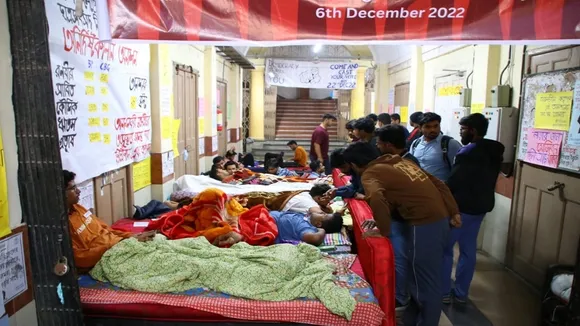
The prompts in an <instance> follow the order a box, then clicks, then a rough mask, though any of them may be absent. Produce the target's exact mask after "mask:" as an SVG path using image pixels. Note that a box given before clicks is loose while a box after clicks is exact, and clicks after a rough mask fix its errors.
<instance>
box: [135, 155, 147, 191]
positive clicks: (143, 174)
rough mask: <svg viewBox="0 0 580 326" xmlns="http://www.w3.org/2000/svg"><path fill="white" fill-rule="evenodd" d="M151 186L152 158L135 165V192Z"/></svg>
mask: <svg viewBox="0 0 580 326" xmlns="http://www.w3.org/2000/svg"><path fill="white" fill-rule="evenodd" d="M150 184H151V157H148V158H146V159H144V160H143V161H141V162H138V163H134V164H133V191H137V190H139V189H143V188H145V187H147V186H148V185H150Z"/></svg>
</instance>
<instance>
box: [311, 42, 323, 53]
mask: <svg viewBox="0 0 580 326" xmlns="http://www.w3.org/2000/svg"><path fill="white" fill-rule="evenodd" d="M320 50H322V44H316V45H315V46H313V47H312V52H314V53H318V52H320Z"/></svg>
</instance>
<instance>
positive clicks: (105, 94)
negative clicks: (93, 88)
mask: <svg viewBox="0 0 580 326" xmlns="http://www.w3.org/2000/svg"><path fill="white" fill-rule="evenodd" d="M101 95H104V96H107V95H109V88H108V87H101Z"/></svg>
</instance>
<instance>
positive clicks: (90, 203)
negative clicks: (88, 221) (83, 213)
mask: <svg viewBox="0 0 580 326" xmlns="http://www.w3.org/2000/svg"><path fill="white" fill-rule="evenodd" d="M77 187H78V188H79V191H80V192H81V195H80V200H79V204H80V205H81V206H83V207H84V208H86V209H90V208H95V187H94V184H93V179H89V180H87V181H85V182H83V183H81V184H79V185H77Z"/></svg>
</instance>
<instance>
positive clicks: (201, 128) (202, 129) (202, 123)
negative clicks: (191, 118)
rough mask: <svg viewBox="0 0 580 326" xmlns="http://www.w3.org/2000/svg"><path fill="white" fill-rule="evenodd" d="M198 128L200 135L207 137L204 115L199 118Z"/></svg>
mask: <svg viewBox="0 0 580 326" xmlns="http://www.w3.org/2000/svg"><path fill="white" fill-rule="evenodd" d="M197 128H198V133H199V137H205V118H204V117H200V118H199V119H197Z"/></svg>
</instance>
